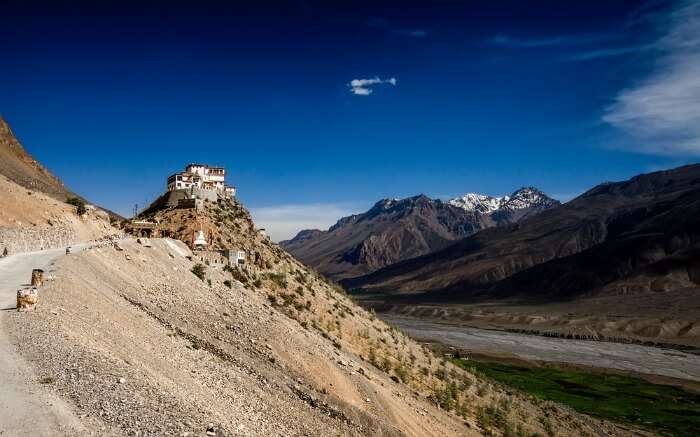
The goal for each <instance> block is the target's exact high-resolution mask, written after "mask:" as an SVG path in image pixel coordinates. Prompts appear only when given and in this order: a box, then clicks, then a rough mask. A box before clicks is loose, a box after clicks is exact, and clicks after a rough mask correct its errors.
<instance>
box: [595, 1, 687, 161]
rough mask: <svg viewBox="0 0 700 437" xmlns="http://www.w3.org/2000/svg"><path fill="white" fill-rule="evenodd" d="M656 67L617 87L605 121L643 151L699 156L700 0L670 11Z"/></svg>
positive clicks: (604, 116) (659, 42) (657, 44)
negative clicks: (634, 80) (642, 77)
mask: <svg viewBox="0 0 700 437" xmlns="http://www.w3.org/2000/svg"><path fill="white" fill-rule="evenodd" d="M663 27H664V29H665V33H664V36H662V37H661V38H660V39H659V41H657V43H656V44H655V47H656V48H657V49H658V50H660V53H661V54H660V56H659V58H658V59H657V63H656V68H655V69H654V71H653V73H651V74H650V75H649V76H648V77H646V78H645V79H644V80H642V81H640V82H639V83H637V84H636V85H635V86H632V87H630V88H627V89H624V90H622V91H620V92H619V93H618V95H617V96H616V97H615V99H614V102H613V103H612V104H611V105H610V106H609V107H608V108H607V109H606V111H605V114H604V115H603V121H604V122H606V123H608V124H610V125H611V126H613V127H615V128H617V129H619V130H620V131H621V132H623V133H624V134H625V135H626V141H625V147H628V148H634V150H636V151H638V152H642V153H651V154H659V155H685V156H700V0H694V1H685V2H683V3H681V4H680V6H679V7H677V8H676V9H675V10H674V11H673V12H671V13H670V15H669V16H668V17H667V19H666V22H665V23H664V24H663Z"/></svg>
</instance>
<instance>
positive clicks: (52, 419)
mask: <svg viewBox="0 0 700 437" xmlns="http://www.w3.org/2000/svg"><path fill="white" fill-rule="evenodd" d="M76 249H77V248H76ZM64 253H65V252H64V250H63V249H53V250H47V251H43V252H34V253H26V254H18V255H14V256H10V257H7V258H3V259H0V375H2V384H0V436H3V437H6V436H7V437H9V436H32V435H34V436H38V435H42V436H49V435H81V434H83V433H84V432H85V428H84V427H83V426H82V425H81V423H80V421H79V420H78V419H77V417H76V416H75V415H74V414H73V412H72V410H71V408H70V407H69V406H68V405H66V404H65V403H64V402H63V401H62V400H61V399H59V397H58V396H56V394H55V393H54V392H52V391H50V390H47V388H46V387H42V386H40V384H38V382H37V377H36V375H35V374H34V373H33V372H32V370H31V368H30V367H29V366H28V364H27V363H26V362H25V360H24V359H23V358H21V357H20V356H19V355H18V354H17V351H16V350H15V347H14V346H13V345H12V344H11V342H10V339H9V337H8V334H7V332H6V326H5V322H6V318H7V317H8V316H9V312H10V311H14V308H15V293H16V291H17V289H18V288H20V287H21V286H22V285H26V284H27V282H28V281H29V279H30V276H31V271H32V269H33V268H43V269H47V270H48V268H49V266H50V265H51V264H52V263H53V262H54V261H55V260H56V259H57V258H59V257H61V256H62V255H63V254H64Z"/></svg>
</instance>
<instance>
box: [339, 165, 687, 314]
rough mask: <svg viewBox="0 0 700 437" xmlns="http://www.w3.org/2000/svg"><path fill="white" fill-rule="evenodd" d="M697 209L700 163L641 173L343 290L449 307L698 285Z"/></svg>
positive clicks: (412, 260) (355, 283) (378, 274)
mask: <svg viewBox="0 0 700 437" xmlns="http://www.w3.org/2000/svg"><path fill="white" fill-rule="evenodd" d="M698 210H700V165H698V164H695V165H689V166H684V167H679V168H677V169H673V170H667V171H662V172H655V173H649V174H643V175H638V176H635V177H633V178H630V179H629V180H626V181H621V182H614V183H603V184H600V185H598V186H595V187H593V188H591V189H590V190H588V191H586V192H585V193H583V194H582V195H580V196H578V197H577V198H575V199H573V200H571V201H570V202H568V203H567V204H565V205H562V206H561V207H559V208H554V209H550V210H548V211H544V212H542V213H541V214H539V215H537V216H534V217H530V218H528V219H525V220H522V221H520V222H518V223H516V224H512V225H508V226H504V227H502V228H501V229H500V230H499V232H495V231H494V230H493V229H487V230H484V231H481V232H479V233H477V234H474V235H472V236H470V237H468V238H466V239H464V240H461V241H459V242H457V243H456V244H454V245H452V246H450V247H447V248H445V249H443V250H442V251H438V252H435V253H432V254H429V255H425V256H423V257H418V258H414V259H411V260H406V261H404V262H401V263H398V264H395V265H393V266H388V267H386V268H384V269H381V270H378V271H376V272H374V273H371V274H369V275H367V276H365V277H362V278H356V279H354V280H348V281H346V282H345V285H346V286H348V287H353V288H358V287H359V288H362V289H365V290H370V289H371V290H373V291H380V290H382V291H389V290H391V291H392V292H400V293H421V294H424V295H426V296H427V295H428V294H430V293H435V292H440V293H439V294H441V298H442V299H446V300H452V301H460V300H464V299H468V298H469V297H470V296H474V295H478V294H486V295H489V296H491V297H494V296H512V295H515V294H519V295H522V296H524V298H526V299H535V298H542V299H551V298H553V297H555V298H557V299H569V298H572V297H575V296H580V295H582V294H585V293H598V292H602V293H630V292H646V291H650V290H664V289H669V288H674V287H695V286H697V285H698V284H700V281H699V280H698V272H700V270H698V268H700V267H698V266H696V265H695V263H694V262H693V260H694V259H695V258H693V256H692V254H693V253H696V250H697V249H698V241H699V240H700V234H699V233H698V231H697V229H700V222H698V219H695V218H694V217H696V216H697V211H698ZM654 271H656V273H654Z"/></svg>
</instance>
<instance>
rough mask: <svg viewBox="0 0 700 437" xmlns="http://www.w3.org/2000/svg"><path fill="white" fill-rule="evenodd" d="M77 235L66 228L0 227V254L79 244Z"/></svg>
mask: <svg viewBox="0 0 700 437" xmlns="http://www.w3.org/2000/svg"><path fill="white" fill-rule="evenodd" d="M79 240H80V239H79V237H78V235H77V233H76V232H75V231H74V230H73V229H70V228H68V227H61V228H58V227H51V228H26V227H24V228H8V227H0V253H2V251H3V250H4V249H5V248H7V250H8V252H9V254H10V255H11V254H13V253H18V252H33V251H36V250H44V249H51V248H57V247H65V246H70V245H71V244H74V243H77V242H79Z"/></svg>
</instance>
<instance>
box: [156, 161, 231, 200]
mask: <svg viewBox="0 0 700 437" xmlns="http://www.w3.org/2000/svg"><path fill="white" fill-rule="evenodd" d="M193 188H196V189H202V190H211V191H217V192H220V193H222V194H224V195H226V196H227V197H233V196H235V195H236V187H232V186H230V185H226V169H225V168H224V167H210V166H208V165H206V164H188V165H187V167H185V171H184V172H179V173H175V174H172V175H170V176H169V177H168V191H174V190H188V189H193Z"/></svg>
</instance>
